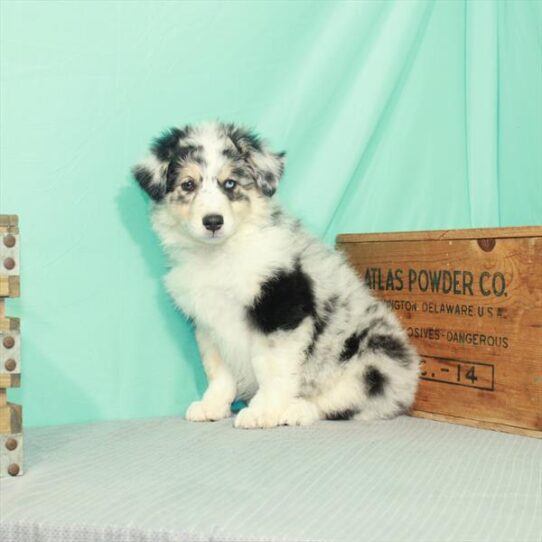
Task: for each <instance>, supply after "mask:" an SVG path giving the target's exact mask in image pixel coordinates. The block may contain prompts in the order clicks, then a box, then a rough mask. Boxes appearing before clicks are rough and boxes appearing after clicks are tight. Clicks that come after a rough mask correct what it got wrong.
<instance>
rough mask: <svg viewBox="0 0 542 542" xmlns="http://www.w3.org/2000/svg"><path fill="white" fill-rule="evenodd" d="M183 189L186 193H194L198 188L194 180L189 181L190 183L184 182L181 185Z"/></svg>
mask: <svg viewBox="0 0 542 542" xmlns="http://www.w3.org/2000/svg"><path fill="white" fill-rule="evenodd" d="M181 188H182V189H183V190H184V191H185V192H192V190H194V188H196V185H195V184H194V181H193V180H192V179H189V180H188V181H184V182H182V183H181Z"/></svg>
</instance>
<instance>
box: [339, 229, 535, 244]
mask: <svg viewBox="0 0 542 542" xmlns="http://www.w3.org/2000/svg"><path fill="white" fill-rule="evenodd" d="M540 236H542V226H518V227H513V228H471V229H465V230H425V231H413V232H385V233H342V234H339V235H337V243H372V242H375V241H378V242H380V241H440V240H442V239H456V240H457V239H485V238H487V239H498V238H515V237H540Z"/></svg>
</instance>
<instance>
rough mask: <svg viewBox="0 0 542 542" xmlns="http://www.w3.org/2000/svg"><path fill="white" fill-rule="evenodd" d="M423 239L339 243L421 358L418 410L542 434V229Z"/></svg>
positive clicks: (408, 237) (388, 236) (371, 238)
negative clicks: (481, 235) (394, 313)
mask: <svg viewBox="0 0 542 542" xmlns="http://www.w3.org/2000/svg"><path fill="white" fill-rule="evenodd" d="M473 232H474V233H480V232H482V234H483V237H480V238H478V237H475V238H468V237H466V235H467V234H470V235H472V234H473ZM430 233H431V235H433V234H434V233H435V232H430ZM533 234H536V235H534V236H533ZM416 235H418V234H417V233H408V234H401V235H399V236H398V237H399V239H398V240H397V239H394V238H393V237H392V236H391V234H384V237H383V238H381V239H380V240H378V239H376V238H375V236H374V235H373V234H370V235H369V236H368V238H369V241H368V242H364V241H363V239H364V237H365V236H364V235H357V236H356V237H355V240H352V239H351V240H350V241H348V242H343V239H344V236H339V238H338V241H339V242H338V247H339V248H340V249H342V250H343V251H344V252H345V253H346V255H347V257H348V259H349V260H350V261H351V263H352V264H353V265H354V267H355V269H356V270H357V271H358V272H359V273H360V275H361V276H362V277H363V278H364V279H365V281H366V283H367V284H368V285H369V287H370V288H371V289H372V290H373V291H374V293H375V294H376V295H377V296H378V297H380V298H382V299H383V300H385V301H387V302H388V303H389V304H390V306H391V307H392V308H393V309H394V310H395V311H396V313H397V314H398V316H399V318H400V319H401V321H402V323H403V325H404V327H405V328H406V329H407V332H408V334H409V336H410V337H411V341H412V343H413V344H414V345H415V346H416V348H417V349H418V351H419V353H420V354H421V355H422V358H423V363H422V381H421V384H420V388H419V392H418V395H417V398H416V403H415V405H414V410H415V411H417V412H426V413H430V414H435V415H440V416H450V417H452V418H454V419H456V420H460V419H469V420H475V421H479V422H485V423H486V426H488V425H490V424H492V425H494V426H496V425H499V424H501V425H503V426H506V428H508V427H518V428H523V429H527V430H531V431H534V432H536V431H542V348H541V345H542V274H541V273H540V270H541V269H542V228H502V229H500V228H497V229H492V230H465V231H460V232H455V231H446V232H445V235H444V236H442V233H439V234H438V235H436V236H434V237H432V238H427V236H425V235H422V239H420V240H416V239H415V236H416ZM347 237H351V236H347ZM486 239H493V240H494V241H492V242H490V243H488V242H485V240H486ZM480 240H482V241H481V242H480ZM518 432H519V431H518Z"/></svg>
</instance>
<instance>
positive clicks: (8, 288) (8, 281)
mask: <svg viewBox="0 0 542 542" xmlns="http://www.w3.org/2000/svg"><path fill="white" fill-rule="evenodd" d="M20 293H21V289H20V279H19V275H11V276H8V275H0V297H19V295H20Z"/></svg>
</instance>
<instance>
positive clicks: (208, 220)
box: [203, 215, 224, 232]
mask: <svg viewBox="0 0 542 542" xmlns="http://www.w3.org/2000/svg"><path fill="white" fill-rule="evenodd" d="M222 224H224V217H223V216H222V215H205V216H204V217H203V225H204V226H205V227H206V228H207V229H208V230H210V231H213V232H214V231H217V230H219V229H220V228H221V227H222Z"/></svg>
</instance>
